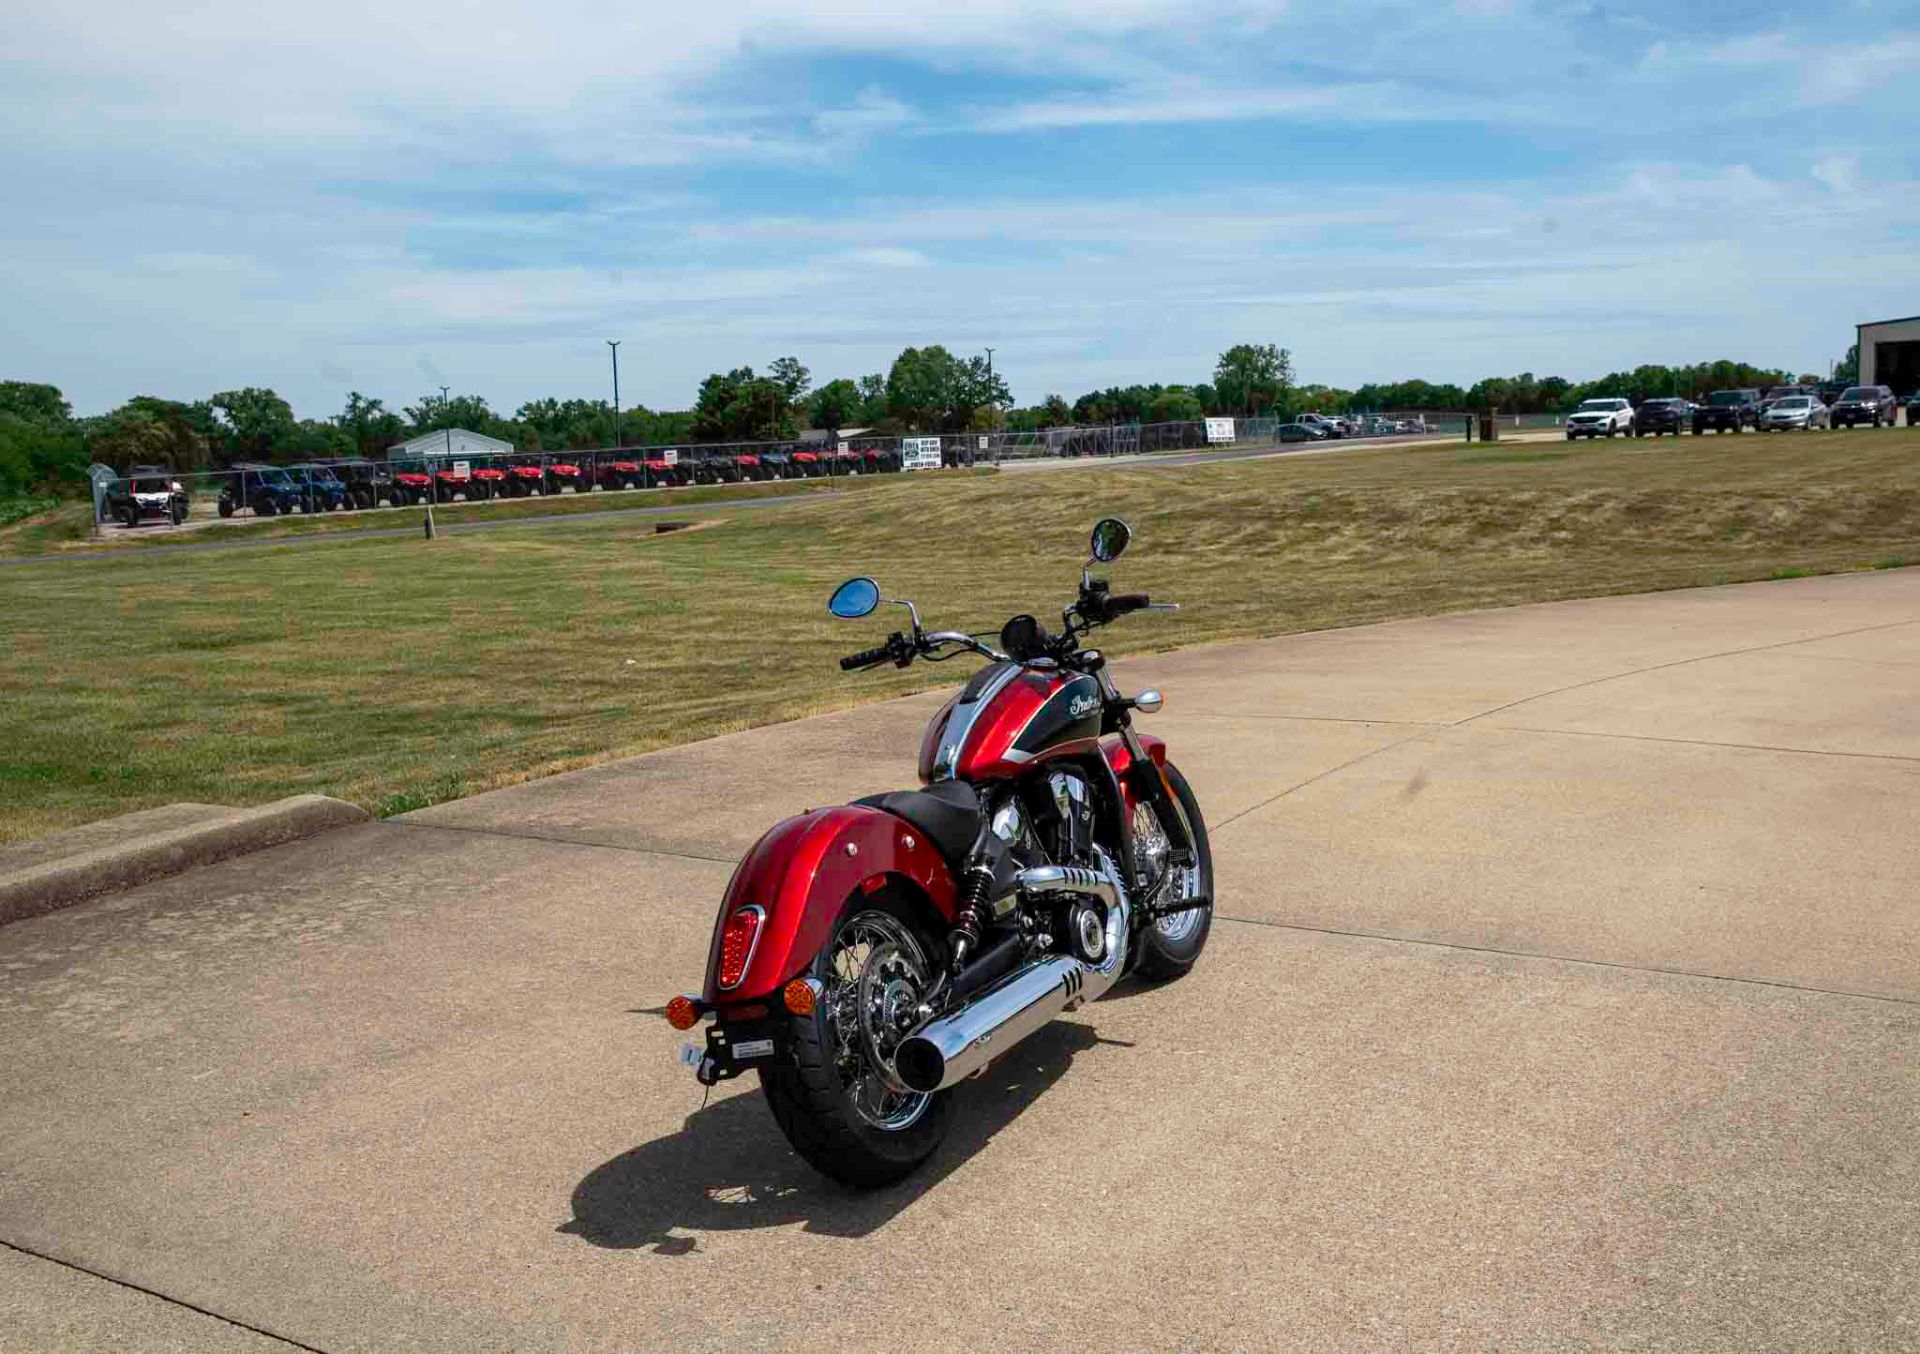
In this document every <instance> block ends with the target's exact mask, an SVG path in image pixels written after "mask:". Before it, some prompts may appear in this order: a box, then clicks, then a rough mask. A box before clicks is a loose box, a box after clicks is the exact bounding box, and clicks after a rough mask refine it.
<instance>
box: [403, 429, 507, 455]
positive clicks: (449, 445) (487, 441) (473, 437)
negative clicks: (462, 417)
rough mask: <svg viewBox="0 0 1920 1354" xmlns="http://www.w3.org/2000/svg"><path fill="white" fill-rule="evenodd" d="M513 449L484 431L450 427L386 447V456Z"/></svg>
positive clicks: (486, 452)
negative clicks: (477, 431) (395, 445)
mask: <svg viewBox="0 0 1920 1354" xmlns="http://www.w3.org/2000/svg"><path fill="white" fill-rule="evenodd" d="M512 450H513V443H511V442H502V441H501V440H500V439H499V438H497V437H488V436H487V435H486V434H485V433H476V432H468V431H467V430H466V429H465V428H450V429H446V430H443V431H441V432H431V433H422V434H421V435H420V436H418V437H415V438H411V439H409V440H408V441H405V442H402V443H401V444H400V445H399V446H397V447H390V448H388V449H387V455H388V456H469V455H471V456H499V455H503V454H504V453H506V452H509V451H512Z"/></svg>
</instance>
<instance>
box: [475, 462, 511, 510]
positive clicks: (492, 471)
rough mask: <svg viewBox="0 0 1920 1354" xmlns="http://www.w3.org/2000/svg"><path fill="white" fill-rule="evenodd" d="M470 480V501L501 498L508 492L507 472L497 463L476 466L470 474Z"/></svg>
mask: <svg viewBox="0 0 1920 1354" xmlns="http://www.w3.org/2000/svg"><path fill="white" fill-rule="evenodd" d="M468 480H469V482H468V484H467V501H468V502H469V503H476V502H484V501H485V500H487V499H489V498H500V497H503V496H504V495H505V494H506V492H507V472H506V471H504V470H502V469H501V468H500V467H499V466H497V465H483V466H477V467H475V468H474V470H473V472H472V473H471V474H470V475H469V476H468Z"/></svg>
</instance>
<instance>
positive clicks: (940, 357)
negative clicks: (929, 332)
mask: <svg viewBox="0 0 1920 1354" xmlns="http://www.w3.org/2000/svg"><path fill="white" fill-rule="evenodd" d="M1010 403H1012V396H1011V395H1010V394H1009V392H1008V390H1007V383H1006V380H1005V378H1003V377H1002V376H1000V375H999V374H998V373H997V372H991V371H989V370H988V367H987V360H986V358H984V357H972V358H967V359H964V360H962V359H960V358H957V357H955V356H954V355H953V354H952V353H950V352H948V351H947V350H946V349H945V348H944V347H942V346H941V345H940V344H937V343H934V344H929V345H928V346H927V347H925V348H906V349H903V350H902V351H901V353H900V356H898V357H896V358H895V359H894V360H893V367H892V368H891V370H889V371H888V372H887V413H888V415H890V416H891V417H892V418H893V419H894V420H895V421H897V422H898V423H900V424H901V425H902V426H903V427H906V428H911V429H915V430H918V431H921V432H964V431H966V430H967V429H969V428H972V427H974V426H975V422H976V415H977V414H978V413H979V412H980V411H982V410H987V409H992V408H996V407H998V406H1000V405H1005V404H1010Z"/></svg>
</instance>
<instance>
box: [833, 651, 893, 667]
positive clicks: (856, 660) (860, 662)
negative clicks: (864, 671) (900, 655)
mask: <svg viewBox="0 0 1920 1354" xmlns="http://www.w3.org/2000/svg"><path fill="white" fill-rule="evenodd" d="M891 657H893V649H892V647H891V646H890V645H886V644H882V645H881V646H880V647H879V648H877V649H863V650H861V651H860V652H859V653H850V654H848V655H847V656H846V657H845V658H843V659H841V660H840V671H842V672H852V671H853V670H854V669H855V668H870V667H872V666H873V665H874V664H875V663H884V662H886V661H887V660H888V659H889V658H891Z"/></svg>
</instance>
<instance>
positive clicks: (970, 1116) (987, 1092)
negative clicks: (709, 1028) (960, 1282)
mask: <svg viewBox="0 0 1920 1354" xmlns="http://www.w3.org/2000/svg"><path fill="white" fill-rule="evenodd" d="M1096 1044H1119V1041H1116V1040H1111V1039H1106V1040H1103V1039H1101V1038H1100V1037H1099V1035H1098V1034H1096V1033H1095V1032H1094V1031H1093V1030H1092V1029H1091V1028H1089V1027H1088V1026H1086V1025H1080V1024H1075V1023H1073V1022H1070V1021H1062V1020H1056V1021H1054V1022H1053V1023H1052V1024H1050V1025H1048V1026H1046V1027H1045V1028H1044V1029H1042V1030H1040V1031H1039V1032H1038V1033H1036V1034H1034V1035H1032V1036H1031V1037H1030V1038H1028V1039H1025V1040H1023V1041H1022V1042H1021V1043H1020V1044H1018V1045H1017V1046H1016V1047H1015V1048H1014V1049H1012V1050H1011V1051H1010V1052H1009V1053H1008V1054H1007V1055H1006V1056H1005V1057H1003V1058H1001V1059H1000V1061H999V1062H997V1063H995V1064H994V1065H993V1067H992V1068H991V1069H990V1070H989V1071H988V1073H987V1075H986V1076H984V1077H981V1078H979V1079H977V1080H975V1081H971V1082H968V1083H966V1084H965V1085H963V1086H961V1087H958V1088H957V1089H956V1090H955V1091H954V1092H952V1093H951V1094H955V1095H957V1096H959V1098H960V1099H959V1103H958V1104H957V1105H955V1106H954V1116H953V1122H952V1125H951V1127H950V1128H949V1129H948V1132H947V1139H946V1141H945V1142H944V1143H942V1144H941V1145H940V1150H939V1151H937V1152H935V1153H934V1155H933V1156H932V1157H931V1158H930V1159H929V1160H928V1161H927V1162H926V1164H925V1165H923V1166H922V1167H921V1168H920V1169H919V1170H918V1171H916V1172H915V1173H914V1174H913V1175H911V1176H909V1177H907V1179H905V1180H903V1181H901V1182H900V1183H899V1184H897V1185H891V1186H888V1187H887V1188H885V1189H878V1190H866V1191H859V1190H852V1189H849V1188H847V1187H845V1186H843V1185H840V1184H838V1183H836V1182H834V1181H832V1180H829V1179H827V1178H826V1177H825V1176H822V1175H821V1174H820V1173H819V1172H818V1171H816V1170H814V1169H813V1168H812V1167H811V1166H809V1165H807V1163H806V1162H805V1161H803V1160H801V1158H800V1157H799V1156H798V1155H797V1154H796V1153H795V1152H794V1151H793V1149H792V1148H791V1147H789V1146H788V1145H787V1140H786V1139H785V1138H784V1137H782V1136H781V1134H780V1130H779V1128H778V1127H776V1126H775V1124H774V1122H773V1115H772V1114H771V1113H770V1112H769V1111H768V1109H767V1106H766V1103H765V1100H764V1098H763V1097H762V1096H761V1095H759V1094H758V1093H753V1092H750V1093H746V1094H741V1095H732V1096H728V1097H727V1098H726V1099H725V1100H720V1101H716V1102H714V1103H713V1104H710V1105H708V1106H707V1107H706V1108H704V1109H700V1110H696V1111H695V1112H694V1113H692V1114H690V1115H688V1116H687V1121H686V1124H685V1125H684V1126H683V1127H682V1128H681V1130H680V1131H679V1132H678V1133H674V1134H671V1135H670V1136H668V1137H664V1138H657V1139H655V1140H654V1141H653V1142H649V1143H644V1144H642V1145H641V1146H639V1147H636V1148H634V1149H632V1150H631V1151H628V1152H623V1153H621V1154H620V1155H619V1156H617V1157H615V1158H613V1160H611V1161H608V1162H605V1163H604V1164H602V1165H600V1166H597V1167H595V1168H594V1169H593V1170H592V1171H590V1172H589V1173H588V1174H587V1176H586V1177H585V1178H584V1179H583V1180H581V1181H580V1183H579V1184H578V1185H576V1186H574V1190H573V1217H572V1218H571V1219H570V1220H569V1221H567V1222H565V1223H562V1224H561V1225H560V1227H559V1228H558V1229H557V1230H558V1231H560V1232H562V1233H565V1234H567V1235H570V1236H577V1237H579V1238H580V1239H581V1240H583V1241H586V1242H589V1243H591V1244H592V1245H595V1246H601V1247H605V1248H607V1249H609V1250H637V1249H639V1248H641V1247H646V1246H651V1247H652V1248H653V1249H654V1252H655V1253H656V1254H659V1255H686V1254H688V1253H690V1252H692V1251H695V1250H697V1249H699V1237H698V1235H697V1234H698V1233H700V1232H709V1231H736V1230H741V1229H745V1228H753V1227H784V1226H789V1225H791V1224H793V1223H796V1222H797V1223H804V1224H805V1226H806V1230H807V1231H809V1232H815V1233H819V1234H822V1235H825V1236H839V1237H862V1236H866V1235H867V1234H868V1233H870V1232H872V1231H874V1230H875V1229H876V1228H879V1227H882V1226H884V1225H885V1224H886V1223H888V1222H889V1221H891V1220H892V1219H893V1218H894V1217H895V1216H897V1215H898V1214H899V1213H901V1212H902V1211H904V1210H905V1209H906V1208H907V1207H908V1206H909V1205H911V1204H912V1203H913V1201H914V1200H916V1199H918V1198H919V1197H920V1196H921V1195H922V1194H925V1193H926V1192H927V1191H928V1190H930V1189H932V1188H933V1187H934V1186H935V1185H937V1184H939V1183H940V1181H941V1180H943V1179H945V1178H946V1176H947V1174H948V1173H949V1172H951V1171H952V1170H954V1169H955V1168H956V1167H958V1166H959V1165H960V1164H961V1163H962V1162H964V1161H966V1160H967V1159H968V1158H969V1157H971V1156H972V1155H973V1154H974V1153H975V1152H978V1151H979V1150H980V1149H981V1148H982V1147H984V1146H985V1145H986V1144H987V1142H988V1140H989V1139H991V1138H992V1137H993V1135H994V1134H996V1133H998V1132H999V1131H1000V1130H1001V1129H1003V1128H1005V1127H1006V1126H1007V1125H1008V1124H1010V1123H1012V1122H1013V1121H1014V1120H1015V1119H1016V1118H1018V1117H1019V1116H1020V1114H1021V1112H1022V1111H1024V1110H1025V1109H1026V1108H1027V1106H1028V1105H1031V1104H1032V1103H1033V1102H1034V1101H1035V1100H1036V1099H1038V1098H1039V1096H1040V1094H1041V1092H1043V1091H1045V1090H1046V1089H1047V1087H1049V1086H1051V1085H1052V1084H1053V1083H1054V1082H1055V1081H1057V1080H1058V1079H1059V1078H1060V1076H1061V1075H1062V1074H1063V1073H1065V1072H1066V1070H1067V1069H1068V1068H1069V1067H1070V1066H1071V1065H1072V1064H1073V1059H1074V1056H1075V1055H1076V1054H1079V1053H1084V1052H1086V1051H1087V1050H1088V1049H1091V1048H1093V1047H1094V1046H1095V1045H1096ZM1119 1046H1120V1047H1126V1045H1124V1044H1119ZM686 1233H694V1234H696V1235H686Z"/></svg>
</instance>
